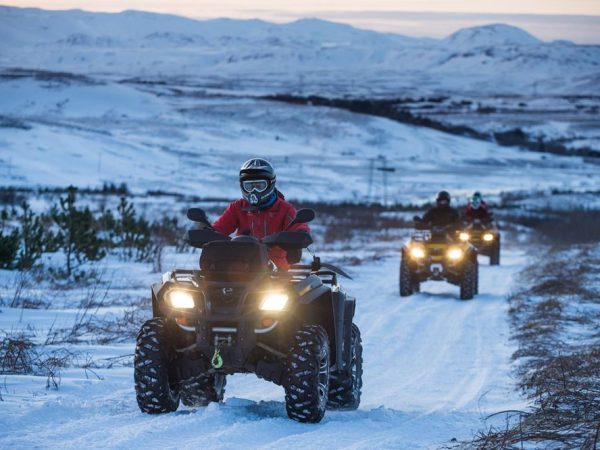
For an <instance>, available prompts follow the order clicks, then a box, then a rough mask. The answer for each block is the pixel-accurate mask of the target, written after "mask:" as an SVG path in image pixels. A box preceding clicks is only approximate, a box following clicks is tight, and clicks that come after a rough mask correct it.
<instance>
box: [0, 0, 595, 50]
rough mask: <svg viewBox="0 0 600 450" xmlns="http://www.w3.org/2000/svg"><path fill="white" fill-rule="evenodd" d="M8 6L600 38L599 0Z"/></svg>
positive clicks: (137, 1) (200, 0)
mask: <svg viewBox="0 0 600 450" xmlns="http://www.w3.org/2000/svg"><path fill="white" fill-rule="evenodd" d="M0 3H2V4H4V5H10V6H21V7H25V6H34V7H39V8H45V9H72V8H78V9H84V10H88V11H107V12H118V11H123V10H127V9H136V10H142V11H153V12H161V13H172V14H177V15H182V16H187V17H192V18H214V17H231V18H260V19H264V20H269V21H275V22H287V21H291V20H295V19H298V18H301V17H320V18H323V19H327V20H332V21H336V22H344V23H349V24H351V25H354V26H357V27H360V28H367V29H374V30H379V31H389V32H395V33H400V34H406V35H409V36H431V37H443V36H446V35H448V34H450V33H452V32H454V31H456V30H457V29H459V28H463V27H466V26H475V25H482V24H486V23H492V22H504V23H509V24H512V25H516V26H519V27H522V28H525V29H526V30H527V31H529V32H531V33H533V34H534V35H536V36H537V37H539V38H541V39H544V40H554V39H569V40H573V41H575V42H580V43H598V44H600V0H502V1H498V0H493V1H490V0H329V1H323V0H295V1H291V0H217V1H215V0H89V1H83V0H39V1H35V0H0Z"/></svg>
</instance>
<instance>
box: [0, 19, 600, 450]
mask: <svg viewBox="0 0 600 450" xmlns="http://www.w3.org/2000/svg"><path fill="white" fill-rule="evenodd" d="M599 64H600V47H599V46H578V45H574V44H570V43H566V42H553V43H546V42H541V41H539V40H537V39H536V38H535V37H533V36H531V35H529V34H527V33H526V32H524V31H523V30H518V29H514V28H512V27H507V26H504V25H490V26H487V27H479V28H475V29H467V30H461V31H459V32H457V33H456V34H454V35H452V36H450V37H448V38H447V39H444V40H433V39H412V38H406V37H403V36H397V35H391V34H382V33H374V32H368V31H364V30H357V29H354V28H352V27H348V26H345V25H340V24H332V23H327V22H323V21H316V20H302V21H298V22H294V23H291V24H284V25H274V24H270V23H266V22H261V21H231V20H216V21H204V22H198V21H194V20H188V19H183V18H179V17H174V16H166V15H157V14H146V13H140V12H131V11H129V12H124V13H121V14H94V13H86V12H82V11H67V12H48V11H42V10H35V9H17V8H8V7H0V99H1V100H0V186H2V187H10V186H15V187H19V188H36V187H40V188H46V187H57V188H64V187H66V186H67V185H69V184H74V185H76V186H78V187H80V188H85V187H90V188H101V187H102V184H103V183H114V184H117V185H118V184H119V183H121V182H124V183H126V184H127V186H128V188H129V189H130V190H131V191H132V192H133V193H134V194H135V198H134V202H135V203H136V205H137V206H138V207H139V206H140V204H141V205H143V207H142V208H141V211H142V213H144V214H147V215H148V216H150V218H153V217H155V216H156V217H159V216H160V215H161V214H163V213H166V214H168V215H171V216H173V215H178V214H179V213H180V212H181V211H182V209H184V208H185V207H187V206H192V205H188V204H184V203H185V202H186V199H189V198H191V197H192V196H193V197H196V198H199V199H205V200H207V199H210V198H217V199H221V201H224V200H225V199H233V198H236V197H238V196H239V185H238V181H237V173H238V172H237V171H238V168H239V166H240V164H241V163H242V162H243V161H244V160H245V159H247V158H249V157H251V156H263V157H266V158H267V159H270V160H271V161H272V162H273V163H274V165H275V167H276V170H277V174H278V186H279V187H280V189H281V190H282V191H283V192H284V193H285V194H286V195H287V196H288V197H289V198H292V199H295V200H299V201H302V200H305V201H306V200H321V201H326V202H345V201H350V202H356V203H358V202H364V201H380V202H384V201H387V202H388V203H417V204H422V203H424V202H426V201H428V200H431V199H432V198H433V196H434V195H435V193H436V192H437V191H439V190H440V189H447V190H449V191H450V192H451V193H452V194H453V195H454V196H455V198H458V201H457V202H456V203H462V200H463V198H464V197H465V196H466V195H467V194H470V193H472V192H473V191H474V190H480V191H483V192H484V193H485V194H486V197H487V198H491V199H492V200H494V199H499V198H500V196H499V194H500V193H509V194H510V193H512V195H513V196H514V201H513V203H512V205H513V206H515V208H517V209H520V210H521V209H523V210H527V209H530V208H535V207H539V206H552V207H553V208H556V209H560V208H567V207H571V206H576V207H577V206H581V204H582V203H585V205H586V206H589V205H592V206H593V205H596V204H597V197H598V196H597V192H599V191H600V177H598V173H599V167H600V166H599V165H598V161H597V159H593V158H590V159H583V158H580V157H563V156H556V155H550V154H542V153H532V152H528V151H525V150H521V149H519V148H513V147H501V146H499V145H496V144H495V143H491V142H483V141H480V140H474V139H468V138H464V137H460V136H456V135H450V134H445V133H442V132H438V131H434V130H432V129H427V128H420V127H416V126H409V125H403V124H400V123H397V122H393V121H390V120H387V119H383V118H377V117H371V116H365V115H360V114H356V113H351V112H348V111H343V110H340V109H332V108H324V107H315V106H301V105H291V104H284V103H276V102H270V101H266V100H264V99H260V98H258V96H259V95H261V94H265V93H274V92H276V93H286V92H291V93H295V94H299V95H306V94H310V93H318V94H321V95H331V96H333V97H337V98H340V97H344V96H353V97H368V98H381V97H387V98H396V97H401V96H414V98H415V105H416V106H415V108H417V109H418V108H419V107H423V108H424V109H425V108H426V109H429V105H428V104H427V103H428V102H429V100H427V99H425V100H423V101H421V100H419V96H421V95H432V96H438V95H439V96H441V97H443V98H445V100H443V102H442V103H439V104H438V106H437V107H438V108H442V109H443V107H445V104H446V103H447V104H448V105H451V107H457V108H459V109H460V108H462V107H463V106H464V107H465V109H466V110H465V111H460V113H461V114H463V113H464V120H465V121H466V122H468V123H469V125H472V126H473V127H474V128H475V129H478V130H480V131H484V132H485V131H488V130H497V129H500V130H503V129H505V128H509V127H510V128H512V127H513V126H524V125H527V126H529V127H530V128H528V129H526V131H528V132H530V133H532V134H533V135H536V136H537V134H536V133H539V136H540V137H555V138H559V139H562V138H563V137H565V136H566V137H570V138H571V137H572V136H570V135H571V134H572V133H574V132H575V131H573V129H571V128H570V125H569V124H570V123H571V116H575V115H579V113H578V112H577V111H580V110H585V114H586V119H585V124H584V125H585V127H586V129H589V130H591V132H590V133H589V134H582V135H581V136H579V137H578V136H575V137H572V138H573V139H579V140H581V141H582V142H583V141H585V139H587V138H588V137H589V136H591V137H592V138H593V139H595V140H596V141H597V137H598V136H597V128H598V127H595V126H594V123H595V122H593V120H594V117H595V114H597V107H598V98H597V87H598V80H600V69H599V67H600V65H599ZM52 71H54V72H52ZM56 71H63V72H64V73H56ZM507 94H510V95H512V97H510V98H509V97H503V95H507ZM557 95H558V96H563V97H555V96H557ZM567 95H568V96H569V97H568V98H567V97H565V96H567ZM479 96H484V97H486V96H487V97H486V100H485V101H481V99H478V97H479ZM579 96H582V97H579ZM594 96H596V97H594ZM523 97H527V102H526V103H524V104H523V105H524V106H522V105H520V103H521V101H522V98H523ZM431 98H433V97H431ZM461 99H469V100H470V103H469V104H468V105H467V104H466V103H461ZM569 99H570V100H569ZM444 102H445V103H444ZM440 105H441V106H440ZM456 105H458V106H456ZM478 105H479V106H481V107H482V109H485V108H491V107H493V108H497V109H498V112H499V115H498V116H497V117H500V118H501V119H499V120H498V122H502V123H494V124H493V127H492V126H491V125H490V119H489V118H488V119H485V120H484V119H482V118H481V115H480V114H479V113H473V116H471V115H469V114H471V112H469V111H467V110H470V109H473V108H475V109H477V108H478V107H479V106H478ZM565 105H566V107H565ZM580 107H581V108H580ZM503 108H504V109H506V110H510V109H511V108H512V109H514V108H521V109H523V110H527V111H529V113H528V112H527V111H526V112H525V113H524V116H523V117H525V118H524V119H521V118H519V119H518V120H517V119H515V120H513V117H508V116H509V114H511V112H510V111H509V112H507V113H506V115H505V116H502V114H503V113H504V112H503V111H504V110H503ZM553 108H555V109H553ZM565 108H566V109H569V111H568V114H567V113H565V114H566V116H568V117H567V118H566V119H565V120H563V119H562V118H561V117H558V116H557V115H555V114H554V113H552V114H550V115H548V116H544V112H548V111H554V112H557V111H558V112H560V111H561V110H562V111H564V110H565ZM435 111H437V112H440V113H441V114H444V112H443V111H441V109H438V110H435ZM573 111H575V112H574V113H573ZM558 112H557V114H558ZM432 114H434V113H432ZM534 115H535V117H538V116H539V117H542V116H543V119H540V120H538V119H537V118H536V119H535V120H531V119H532V117H534ZM566 116H565V117H566ZM502 117H504V118H505V119H502ZM551 119H552V120H551ZM448 120H449V122H451V123H452V119H448ZM461 120H462V119H461ZM504 120H506V123H504ZM491 122H495V119H494V120H491ZM588 122H589V123H588ZM456 123H462V122H461V121H460V120H459V121H458V122H456ZM577 132H579V131H577ZM385 168H391V169H394V170H395V171H394V172H388V171H382V170H381V169H385ZM149 191H163V192H168V193H176V194H180V195H183V196H189V197H178V200H173V198H174V197H173V198H172V197H168V196H164V195H163V196H147V195H146V194H147V193H148V192H149ZM528 193H535V194H534V195H531V196H528ZM544 193H546V194H548V195H547V196H543V195H541V194H544ZM48 195H51V194H48ZM182 198H183V200H182ZM113 200H115V201H116V197H114V198H113V197H111V198H110V199H109V200H108V201H111V202H112V201H113ZM31 201H32V203H33V208H34V210H36V211H42V210H43V211H46V210H47V206H48V205H47V199H46V198H45V197H43V196H38V197H37V198H35V196H34V198H32V199H31ZM82 201H84V202H96V203H97V204H94V205H93V206H94V208H93V209H94V210H97V209H98V206H99V205H100V204H101V203H102V202H103V201H104V202H105V203H106V201H107V199H106V198H104V199H98V198H94V197H93V196H89V197H84V198H83V199H82ZM215 205H216V204H212V208H213V209H211V211H210V212H211V214H214V212H215V211H216V209H217V206H215ZM112 206H114V205H109V207H112ZM219 206H221V204H220V203H219ZM390 214H392V213H390ZM393 214H405V215H406V217H410V214H409V213H408V212H403V213H393ZM181 217H183V213H182V214H181ZM402 217H405V216H402ZM406 217H405V218H406ZM318 220H319V219H318V218H317V222H316V223H315V227H314V230H315V232H316V233H318V234H320V235H323V234H325V233H324V230H325V229H326V227H330V226H331V224H323V223H321V224H319V223H318ZM327 229H329V228H327ZM352 231H353V232H354V236H353V237H354V239H352V240H351V241H352V242H346V241H338V242H337V243H336V244H335V245H334V246H332V247H330V248H328V249H327V252H325V254H324V256H326V257H327V256H329V257H330V258H337V259H339V260H345V259H348V260H351V259H352V258H354V257H356V259H357V260H360V258H361V257H364V258H363V261H362V264H360V265H358V266H353V267H351V269H352V270H351V272H352V275H354V276H355V279H354V280H353V281H348V282H346V283H345V286H346V288H347V289H348V290H349V291H350V292H351V293H353V294H355V295H356V297H357V298H358V307H357V316H356V321H357V323H358V324H359V326H360V327H361V329H362V333H363V340H364V347H365V353H364V357H365V363H364V365H365V373H364V388H363V401H362V404H361V407H360V409H359V410H358V411H355V412H347V413H341V412H335V413H329V414H327V416H326V418H325V420H324V421H323V422H322V423H321V424H318V425H302V424H298V423H295V422H293V421H290V420H289V419H287V417H286V414H285V408H284V404H283V391H282V389H281V388H279V387H276V386H273V385H271V384H269V383H267V382H264V381H260V380H257V379H256V378H255V377H254V376H250V375H247V376H241V375H239V376H233V377H231V379H230V380H229V383H228V386H227V393H226V401H225V402H224V403H223V404H220V405H211V406H209V407H207V408H200V409H198V410H189V409H185V408H182V409H181V410H180V411H178V412H176V413H173V414H168V415H164V416H160V417H151V416H147V415H144V414H142V413H140V412H139V410H138V408H137V405H136V402H135V395H134V390H133V380H132V378H133V377H132V368H131V366H130V363H131V354H132V353H133V347H134V341H133V335H132V334H131V330H130V329H128V328H127V326H128V325H127V324H128V323H129V324H130V323H131V322H132V321H133V322H135V320H137V319H139V316H140V315H144V316H146V317H148V316H149V315H150V311H149V305H148V300H147V297H148V293H149V285H150V284H151V283H152V282H155V281H157V279H158V277H159V275H158V274H156V273H152V272H151V264H142V263H131V264H129V263H127V264H125V263H123V262H122V261H118V260H117V259H116V258H115V257H114V255H111V256H110V257H109V258H107V259H105V260H102V261H101V262H100V263H98V264H97V267H96V268H97V269H98V270H99V273H100V274H101V278H102V280H104V281H105V282H106V281H108V280H110V284H109V285H108V284H106V285H107V286H108V290H107V291H106V292H105V291H104V287H103V286H104V283H102V285H101V286H97V287H96V288H97V290H94V287H93V286H87V287H85V286H83V287H81V286H79V287H75V288H74V289H65V288H64V287H62V286H60V284H58V285H57V284H54V283H53V282H52V280H51V279H49V278H48V277H46V276H44V275H43V274H42V276H41V277H40V278H39V279H37V280H34V281H35V282H36V283H40V285H39V286H37V285H36V284H35V283H34V284H33V285H32V286H28V287H26V293H25V295H27V296H28V300H31V301H32V302H33V303H32V304H30V306H31V305H33V306H35V305H36V302H37V301H39V302H41V303H39V304H37V307H38V309H34V308H33V307H30V308H11V307H9V306H8V305H9V304H10V303H11V301H12V299H14V298H15V297H16V296H18V295H17V294H19V293H16V292H15V289H17V288H18V286H19V276H20V275H19V274H18V273H17V272H8V271H0V305H2V306H1V307H0V310H1V312H0V331H2V332H4V333H9V334H14V333H18V332H20V331H22V332H24V333H26V334H28V335H30V336H31V337H32V339H33V340H34V342H37V343H43V342H44V341H45V340H46V337H47V336H48V333H49V330H50V329H53V330H60V329H61V328H69V327H70V326H72V325H73V323H75V322H77V321H78V320H81V317H82V316H81V314H82V307H81V304H82V301H84V300H86V299H87V300H90V299H91V300H93V302H91V303H90V305H92V307H91V309H90V310H89V312H91V313H93V314H94V316H93V317H94V318H93V320H94V321H97V323H99V324H102V325H103V326H105V325H106V324H110V323H113V324H114V326H117V324H120V325H119V326H121V325H122V326H123V327H124V328H123V335H122V337H120V338H119V339H116V340H115V339H114V336H113V337H112V340H110V341H102V339H103V334H102V332H101V331H98V333H97V335H96V334H94V333H91V335H83V336H80V335H78V336H76V339H75V342H63V343H58V344H55V345H54V346H44V347H41V348H43V349H44V351H49V350H52V348H55V349H58V348H64V349H66V351H69V352H73V355H72V357H73V358H74V359H73V360H72V361H71V363H70V364H69V365H68V367H65V368H62V369H60V378H59V379H57V382H59V384H60V386H59V389H58V390H54V389H46V377H43V376H33V375H6V376H3V377H2V378H1V379H0V448H15V449H21V448H23V449H25V448H47V447H63V448H81V447H91V448H128V449H129V448H144V447H145V448H175V447H176V448H197V447H209V448H256V447H258V448H281V447H284V446H287V447H290V448H439V447H440V446H442V445H447V444H448V445H452V440H453V438H456V439H457V440H459V441H460V440H469V439H470V438H471V437H472V436H473V435H474V434H475V433H477V431H479V430H481V429H483V428H485V426H486V424H487V423H486V422H485V421H484V418H485V417H486V416H487V415H488V414H491V413H495V412H497V411H500V410H506V409H520V408H522V407H523V400H522V399H521V398H520V396H519V395H518V394H517V392H516V391H515V389H514V382H513V380H512V378H511V374H512V372H511V359H510V357H511V354H512V353H513V351H514V350H515V348H514V343H513V342H512V341H510V340H509V324H508V322H507V320H508V317H507V308H508V303H507V301H506V297H507V296H508V295H509V294H510V293H511V292H512V290H513V289H514V287H515V285H514V283H515V277H514V276H515V275H516V274H518V273H519V272H520V271H521V270H522V269H523V267H524V266H525V265H526V263H527V259H528V256H527V255H528V251H529V250H530V249H529V248H528V243H527V242H525V239H523V240H524V242H523V243H522V246H523V247H522V248H517V247H514V246H511V243H510V241H509V240H508V241H506V242H507V243H508V245H507V246H506V248H504V249H503V255H502V261H503V265H502V266H500V267H489V266H487V265H482V267H481V282H480V288H481V295H479V296H478V297H477V298H476V299H475V300H473V301H469V302H461V301H459V300H457V294H458V293H457V291H458V289H457V288H456V287H453V286H450V285H446V284H442V283H426V284H425V285H424V286H423V292H422V293H421V294H418V295H415V296H413V297H410V298H406V299H405V298H402V299H401V298H400V297H399V296H398V294H397V291H398V286H397V277H398V264H399V254H398V250H399V248H400V245H401V242H400V235H402V233H403V231H398V230H392V231H391V235H387V234H386V236H384V237H385V239H379V240H378V241H377V242H372V239H371V238H372V236H371V235H368V234H365V235H361V234H360V233H361V232H360V230H352ZM380 237H381V236H380ZM316 241H317V242H321V241H322V236H317V239H316ZM349 241H350V240H349ZM513 245H514V244H513ZM333 248H335V251H333ZM382 255H383V257H382ZM55 256H56V255H55ZM45 263H46V262H45ZM48 264H51V263H48ZM196 264H197V255H195V254H192V253H188V254H179V255H177V254H169V255H167V257H166V260H165V263H164V266H165V267H166V268H172V267H174V266H178V267H194V266H195V265H196ZM104 293H106V295H107V301H106V302H105V303H104V305H103V306H102V305H100V306H99V307H98V309H97V310H96V309H95V308H96V305H98V302H99V301H100V299H101V298H102V296H103V295H104ZM19 295H20V294H19ZM140 305H143V306H142V307H140ZM124 314H133V316H128V317H129V319H131V317H133V319H132V320H129V322H127V321H125V324H124V325H123V323H122V322H119V318H120V317H123V315H124ZM111 321H112V322H111ZM109 365H112V367H111V368H108V367H107V366H109ZM84 366H85V367H87V369H84V368H83V367H84Z"/></svg>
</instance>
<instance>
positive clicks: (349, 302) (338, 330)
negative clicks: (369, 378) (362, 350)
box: [331, 290, 356, 370]
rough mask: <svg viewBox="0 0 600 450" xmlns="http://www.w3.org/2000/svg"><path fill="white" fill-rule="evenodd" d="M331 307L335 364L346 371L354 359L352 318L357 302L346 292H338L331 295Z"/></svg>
mask: <svg viewBox="0 0 600 450" xmlns="http://www.w3.org/2000/svg"><path fill="white" fill-rule="evenodd" d="M331 306H332V308H333V325H334V333H335V343H334V344H335V364H336V366H337V369H338V370H344V369H346V368H347V367H349V366H350V359H351V358H352V352H351V347H352V318H353V317H354V310H355V308H356V300H355V299H354V298H352V297H348V296H346V294H345V292H343V291H341V290H336V291H334V292H332V293H331Z"/></svg>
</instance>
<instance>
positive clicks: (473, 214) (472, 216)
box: [464, 192, 493, 222]
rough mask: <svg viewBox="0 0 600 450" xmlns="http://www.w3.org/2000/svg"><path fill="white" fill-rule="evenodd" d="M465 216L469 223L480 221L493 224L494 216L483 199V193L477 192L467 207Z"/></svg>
mask: <svg viewBox="0 0 600 450" xmlns="http://www.w3.org/2000/svg"><path fill="white" fill-rule="evenodd" d="M464 215H465V218H466V219H467V221H468V222H472V221H474V220H480V221H481V222H491V221H492V220H493V214H492V213H491V211H490V210H489V208H488V205H487V203H486V202H485V201H484V200H483V198H482V197H481V193H479V192H475V193H474V194H473V196H472V197H471V198H470V199H469V203H468V204H467V206H465V209H464Z"/></svg>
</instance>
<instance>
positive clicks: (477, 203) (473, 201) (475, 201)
mask: <svg viewBox="0 0 600 450" xmlns="http://www.w3.org/2000/svg"><path fill="white" fill-rule="evenodd" d="M471 205H473V206H475V207H478V206H480V205H481V199H480V198H479V197H473V198H472V199H471Z"/></svg>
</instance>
